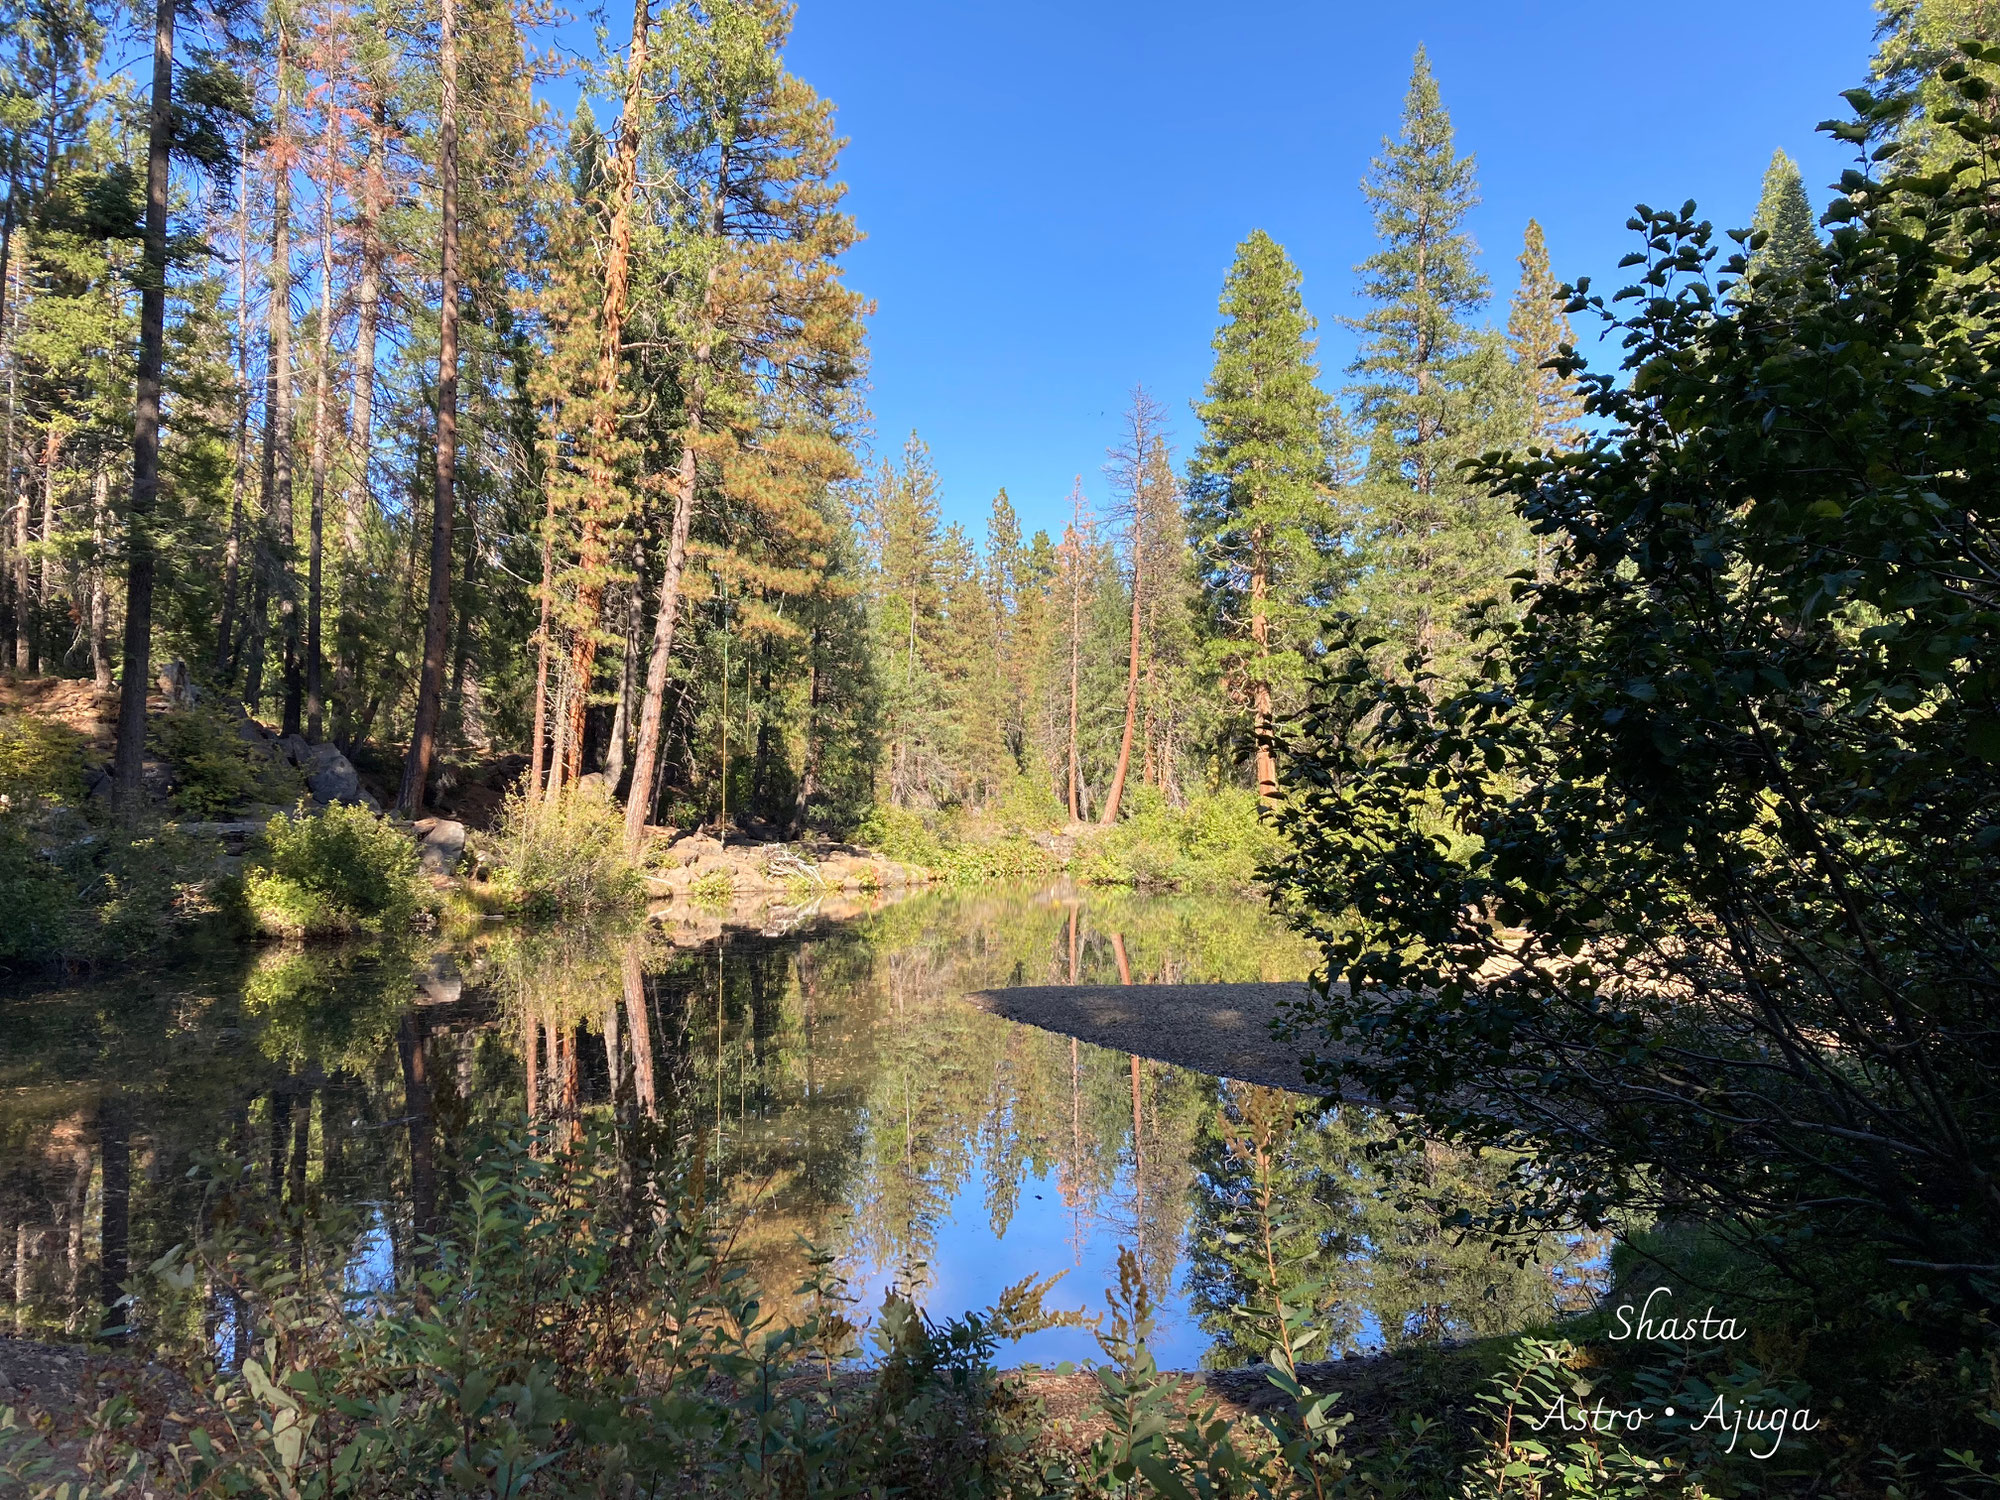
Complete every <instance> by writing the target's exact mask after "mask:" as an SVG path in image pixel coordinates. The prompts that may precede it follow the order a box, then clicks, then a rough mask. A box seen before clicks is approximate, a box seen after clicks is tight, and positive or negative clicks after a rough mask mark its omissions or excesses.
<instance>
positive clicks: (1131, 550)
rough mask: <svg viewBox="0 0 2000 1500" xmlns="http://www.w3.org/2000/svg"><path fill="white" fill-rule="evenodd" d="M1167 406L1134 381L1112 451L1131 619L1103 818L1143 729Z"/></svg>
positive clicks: (1163, 501)
mask: <svg viewBox="0 0 2000 1500" xmlns="http://www.w3.org/2000/svg"><path fill="white" fill-rule="evenodd" d="M1166 415H1167V414H1166V411H1165V409H1164V408H1163V407H1162V406H1161V405H1160V404H1159V402H1157V401H1155V400H1154V399H1153V398H1152V397H1151V396H1149V395H1147V394H1146V388H1145V387H1144V386H1135V387H1133V390H1132V400H1131V403H1130V404H1129V405H1128V406H1127V407H1126V409H1125V437H1124V440H1123V441H1122V442H1121V443H1120V444H1119V445H1118V446H1117V447H1116V448H1114V449H1112V451H1111V462H1110V464H1109V465H1108V468H1109V469H1110V471H1111V484H1112V491H1113V493H1114V494H1115V495H1116V496H1117V497H1118V504H1119V508H1120V510H1122V511H1123V512H1124V514H1125V516H1126V518H1127V520H1128V522H1129V524H1130V527H1131V531H1130V537H1129V543H1128V546H1127V549H1126V576H1127V578H1128V579H1129V580H1130V585H1131V595H1132V624H1131V628H1130V630H1129V632H1128V634H1129V636H1130V642H1129V650H1128V652H1127V667H1126V680H1125V728H1124V732H1123V734H1122V735H1121V736H1120V738H1119V741H1118V766H1117V769H1116V770H1114V771H1113V772H1112V773H1111V789H1110V791H1109V792H1107V793H1106V794H1105V798H1104V811H1103V813H1102V814H1100V817H1099V821H1101V822H1103V823H1105V824H1107V825H1109V824H1112V823H1115V822H1117V821H1118V807H1119V803H1120V802H1121V801H1122V800H1123V798H1124V794H1125V776H1126V773H1127V772H1128V771H1129V770H1130V769H1131V767H1132V741H1133V739H1134V737H1135V736H1136V735H1137V734H1138V731H1139V675H1140V663H1141V660H1142V658H1143V657H1144V656H1145V625H1146V611H1147V606H1148V604H1149V603H1150V601H1151V595H1150V594H1149V593H1148V592H1147V590H1148V588H1149V587H1150V586H1152V580H1151V579H1150V578H1149V577H1148V569H1147V566H1146V564H1147V558H1148V553H1149V551H1150V550H1151V549H1150V548H1149V546H1148V542H1149V541H1150V540H1151V538H1152V537H1153V535H1154V534H1155V533H1156V532H1157V530H1158V523H1157V522H1156V521H1155V519H1154V513H1155V512H1156V511H1158V510H1160V509H1163V508H1164V507H1166V506H1167V505H1170V504H1172V503H1173V501H1174V496H1173V493H1172V490H1171V489H1169V488H1165V487H1163V486H1162V485H1161V484H1160V483H1159V482H1158V481H1159V471H1160V467H1161V466H1160V463H1159V459H1160V458H1161V456H1162V453H1163V450H1164V448H1165V444H1166V438H1165V431H1164V429H1165V427H1166Z"/></svg>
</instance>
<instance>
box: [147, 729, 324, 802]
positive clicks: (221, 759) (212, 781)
mask: <svg viewBox="0 0 2000 1500" xmlns="http://www.w3.org/2000/svg"><path fill="white" fill-rule="evenodd" d="M147 738H148V740H149V741H150V742H151V746H152V748H153V750H154V751H155V752H156V753H158V754H159V755H160V756H162V757H163V758H164V759H165V760H166V761H167V762H168V764H170V765H171V766H172V767H173V768H174V780H175V788H174V803H175V805H176V806H177V807H178V808H179V809H180V811H181V812H182V813H184V814H186V815H187V816H189V817H194V818H213V817H216V816H219V815H220V814H222V813H226V812H231V811H233V810H235V809H237V808H240V807H242V806H244V805H245V804H246V803H251V802H269V803H275V804H277V805H278V806H281V807H282V806H284V805H286V804H288V803H290V802H292V801H293V800H295V799H296V798H297V797H298V795H299V791H300V788H301V786H302V782H301V781H300V779H299V774H298V772H297V770H296V769H294V768H293V767H292V765H291V764H290V763H289V762H287V761H286V760H285V759H284V757H283V756H280V755H277V754H275V753H273V752H271V751H270V750H268V749H267V748H265V747H264V746H262V745H253V744H251V743H250V742H249V741H247V740H245V739H242V738H241V737H240V736H238V734H237V733H236V725H235V723H234V722H233V721H232V720H231V719H230V718H229V717H227V716H226V715H225V714H223V713H222V712H220V711H219V710H217V709H214V708H211V707H209V706H207V705H205V704H202V705H197V706H196V707H194V708H180V709H175V710H173V711H172V712H170V713H164V714H161V715H160V716H159V717H158V718H156V719H155V720H153V722H152V725H151V726H150V728H149V729H148V731H147Z"/></svg>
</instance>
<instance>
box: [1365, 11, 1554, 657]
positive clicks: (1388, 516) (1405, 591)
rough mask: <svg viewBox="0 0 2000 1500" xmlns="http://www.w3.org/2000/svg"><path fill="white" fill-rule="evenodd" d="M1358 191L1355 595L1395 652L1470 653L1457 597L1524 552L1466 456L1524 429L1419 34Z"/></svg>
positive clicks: (1474, 185) (1470, 203)
mask: <svg viewBox="0 0 2000 1500" xmlns="http://www.w3.org/2000/svg"><path fill="white" fill-rule="evenodd" d="M1362 192H1363V194H1364V195H1365V197H1366V198H1367V200H1368V204H1369V207H1370V209H1371V211H1372V212H1373V214H1374V218H1375V229H1376V234H1377V237H1378V238H1379V240H1380V248H1379V249H1377V250H1376V252H1375V253H1374V254H1373V255H1371V256H1369V257H1368V259H1367V260H1365V261H1363V262H1362V263H1361V265H1360V267H1359V268H1358V270H1359V274H1360V278H1361V286H1360V292H1361V295H1362V297H1363V298H1365V299H1366V300H1367V301H1369V302H1371V303H1373V304H1374V305H1373V307H1372V308H1370V310H1369V311H1368V312H1366V313H1365V314H1363V315H1362V316H1361V317H1359V318H1357V319H1355V320H1353V324H1352V326H1353V327H1354V329H1355V331H1356V332H1357V333H1358V334H1359V336H1360V349H1359V353H1358V354H1357V355H1356V357H1355V360H1354V363H1353V365H1352V366H1351V367H1350V372H1351V373H1352V374H1353V376H1354V377H1355V382H1354V384H1353V385H1352V386H1351V387H1350V388H1349V398H1350V400H1351V401H1352V403H1353V408H1354V412H1355V416H1356V418H1357V420H1358V421H1359V423H1360V424H1361V427H1362V429H1363V436H1364V440H1365V442H1366V445H1367V461H1366V466H1365V469H1364V472H1363V476H1362V479H1361V482H1360V484H1359V485H1357V486H1356V490H1355V493H1354V496H1353V502H1354V505H1355V507H1356V509H1357V511H1358V512H1359V521H1358V525H1359V529H1360V533H1361V539H1362V540H1361V552H1362V557H1363V560H1364V564H1365V572H1364V574H1363V576H1362V578H1361V580H1360V581H1359V583H1358V585H1357V588H1356V591H1355V595H1356V597H1355V602H1356V605H1357V607H1358V608H1359V609H1360V610H1363V611H1365V612H1366V613H1367V615H1368V617H1369V623H1370V627H1371V629H1372V630H1373V631H1374V632H1375V633H1376V634H1377V635H1378V636H1380V637H1382V638H1384V639H1385V640H1386V641H1387V642H1389V649H1390V651H1391V652H1392V653H1393V654H1394V655H1396V656H1401V655H1402V654H1403V653H1405V652H1410V653H1414V654H1416V655H1417V656H1418V657H1420V658H1422V659H1423V660H1425V661H1426V662H1428V663H1429V664H1430V665H1431V666H1432V668H1433V669H1434V670H1444V671H1450V670H1453V669H1455V668H1456V667H1459V666H1462V664H1463V660H1464V655H1465V637H1464V634H1463V631H1462V618H1463V614H1464V611H1465V610H1466V608H1467V607H1468V606H1469V605H1472V604H1473V603H1475V602H1476V600H1477V599H1478V598H1479V597H1480V596H1481V594H1483V593H1487V592H1497V591H1498V588H1499V580H1500V579H1501V578H1503V577H1504V576H1505V575H1506V574H1507V573H1509V572H1511V571H1512V570H1513V569H1514V567H1516V566H1518V565H1519V562H1520V561H1521V559H1522V558H1523V557H1525V555H1526V552H1527V542H1526V538H1525V536H1524V535H1523V534H1522V532H1521V529H1520V527H1519V525H1518V523H1517V522H1515V521H1514V520H1513V518H1512V513H1511V512H1510V511H1509V509H1508V507H1507V506H1505V505H1504V504H1502V503H1501V502H1499V501H1496V500H1494V499H1492V498H1491V497H1490V496H1488V495H1487V494H1486V493H1485V492H1484V491H1483V490H1481V489H1479V488H1478V487H1477V486H1475V485H1473V484H1472V483H1471V482H1469V481H1468V480H1467V478H1466V477H1465V475H1464V472H1463V470H1462V469H1461V465H1463V464H1465V463H1466V462H1468V461H1470V460H1473V459H1476V458H1478V457H1479V455H1481V454H1482V453H1484V452H1486V451H1487V450H1489V449H1491V448H1495V447H1499V446H1501V445H1502V444H1504V443H1506V442H1508V441H1510V440H1512V439H1513V438H1514V437H1516V436H1517V435H1518V433H1519V431H1520V425H1521V424H1520V414H1521V407H1522V401H1521V394H1520V389H1519V382H1518V380H1517V378H1516V372H1515V367H1514V366H1513V365H1512V364H1511V363H1510V362H1509V361H1508V358H1507V352H1506V348H1505V345H1504V343H1503V342H1502V341H1501V339H1500V337H1499V336H1498V335H1497V334H1496V333H1494V332H1492V331H1490V330H1487V329H1482V328H1480V327H1478V326H1476V325H1475V324H1474V323H1473V321H1472V320H1473V319H1474V318H1475V317H1477V316H1478V315H1479V314H1481V313H1482V312H1483V311H1484V310H1485V308H1486V305H1487V301H1488V298H1489V295H1490V287H1489V284H1488V282H1487V279H1486V277H1485V275H1484V274H1483V273H1482V272H1481V271H1480V270H1479V268H1478V264H1477V260H1476V257H1477V254H1478V247H1477V246H1475V245H1474V244H1473V242H1472V239H1471V236H1470V235H1469V234H1468V233H1467V232H1466V229H1465V218H1466V215H1467V214H1468V213H1469V212H1470V211H1471V210H1472V208H1473V207H1474V206H1475V205H1476V204H1477V203H1478V201H1479V196H1478V179H1477V175H1476V171H1475V168H1474V163H1473V160H1472V158H1471V157H1470V156H1463V155H1460V154H1459V151H1458V148H1457V144H1456V139H1455V136H1454V134H1453V131H1452V124H1451V116H1450V115H1449V114H1448V113H1447V112H1446V110H1445V107H1444V102H1443V99H1442V97H1441V96H1440V93H1439V90H1438V84H1437V80H1436V78H1435V77H1434V76H1433V75H1432V73H1431V69H1430V61H1429V59H1428V58H1427V57H1426V55H1425V54H1424V53H1423V52H1422V51H1421V50H1419V51H1418V53H1417V58H1416V64H1415V68H1414V70H1413V71H1412V73H1411V77H1410V87H1409V92H1408V94H1407V95H1406V96H1405V98H1404V102H1403V124H1402V131H1401V133H1400V135H1399V136H1398V137H1397V138H1396V139H1395V140H1390V141H1384V143H1383V147H1382V153H1381V155H1380V156H1378V157H1377V158H1376V159H1375V163H1374V166H1373V168H1372V169H1371V171H1370V173H1369V175H1368V177H1367V178H1366V179H1365V180H1364V181H1363V183H1362Z"/></svg>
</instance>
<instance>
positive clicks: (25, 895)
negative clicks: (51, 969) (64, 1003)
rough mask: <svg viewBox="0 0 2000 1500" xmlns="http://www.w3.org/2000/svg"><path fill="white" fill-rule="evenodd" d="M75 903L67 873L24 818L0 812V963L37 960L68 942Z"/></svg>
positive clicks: (73, 884) (74, 884)
mask: <svg viewBox="0 0 2000 1500" xmlns="http://www.w3.org/2000/svg"><path fill="white" fill-rule="evenodd" d="M80 904H81V903H80V902H79V901H78V899H77V893H76V883H75V881H74V880H73V879H72V878H71V876H70V875H69V873H68V872H67V871H65V870H64V869H63V867H62V866H61V865H59V864H57V863H56V862H55V861H54V860H52V859H50V858H48V857H47V856H46V855H45V854H43V852H42V851H41V849H40V848H39V847H37V844H36V840H35V838H34V837H33V835H32V834H31V832H30V830H29V828H28V827H27V820H26V818H25V817H24V816H23V815H22V814H20V813H16V812H13V811H11V810H10V811H8V812H0V908H4V910H5V911H6V914H7V915H6V920H5V921H4V922H0V961H6V960H14V961H25V962H38V961H40V960H44V959H48V958H52V957H55V956H56V955H57V954H59V953H60V952H61V951H62V950H63V948H64V946H65V944H66V943H67V942H68V941H69V939H70V937H71V934H72V929H73V925H74V923H75V921H76V918H77V916H78V911H79V907H80Z"/></svg>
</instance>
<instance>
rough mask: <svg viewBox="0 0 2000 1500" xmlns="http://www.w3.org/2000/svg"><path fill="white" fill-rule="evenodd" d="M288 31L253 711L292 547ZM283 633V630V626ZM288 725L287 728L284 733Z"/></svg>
mask: <svg viewBox="0 0 2000 1500" xmlns="http://www.w3.org/2000/svg"><path fill="white" fill-rule="evenodd" d="M290 45H291V33H290V31H289V29H288V28H287V27H285V26H284V25H283V24H282V23H281V24H280V25H279V27H278V54H277V105H276V108H275V109H274V110H273V118H272V133H271V146H270V162H271V264H270V267H269V272H268V276H267V278H266V279H267V280H268V282H269V283H270V303H269V306H268V307H267V308H266V310H265V325H264V326H265V334H264V462H263V471H262V474H261V477H260V481H259V494H258V506H257V509H258V517H259V520H258V527H257V567H256V578H255V581H254V583H253V584H252V586H251V602H250V619H249V628H248V633H247V635H248V638H247V639H246V641H245V643H244V655H245V658H246V661H245V669H244V697H245V698H246V699H247V700H248V702H249V704H250V708H251V711H252V712H255V711H256V709H257V706H258V704H259V702H260V701H261V700H262V698H263V696H264V655H265V648H264V640H265V632H266V631H267V630H269V629H270V605H271V596H272V595H273V594H275V595H276V596H277V603H278V610H279V615H280V619H281V620H288V619H289V618H291V617H289V616H287V615H286V613H285V611H286V608H287V606H286V599H287V597H288V596H289V594H290V593H291V548H292V541H293V537H292V227H291V219H292V173H291V158H290V155H289V145H290V141H289V137H288V135H287V133H286V115H287V111H286V91H285V90H286V85H285V70H286V68H287V66H288V64H289V58H290ZM286 628H287V629H289V628H290V627H289V625H287V626H286ZM293 727H294V726H292V725H290V724H287V725H286V729H287V731H288V732H289V731H290V730H291V729H292V728H293Z"/></svg>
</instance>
